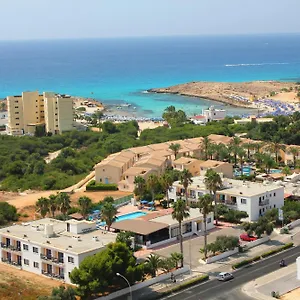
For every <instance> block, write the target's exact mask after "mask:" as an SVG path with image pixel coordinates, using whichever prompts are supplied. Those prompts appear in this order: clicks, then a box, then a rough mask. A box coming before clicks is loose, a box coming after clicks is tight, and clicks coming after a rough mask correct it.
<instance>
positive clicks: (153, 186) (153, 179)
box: [146, 174, 158, 202]
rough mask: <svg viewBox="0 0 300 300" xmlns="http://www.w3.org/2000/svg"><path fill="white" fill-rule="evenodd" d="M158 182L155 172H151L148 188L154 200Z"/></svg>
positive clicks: (147, 182)
mask: <svg viewBox="0 0 300 300" xmlns="http://www.w3.org/2000/svg"><path fill="white" fill-rule="evenodd" d="M157 184H158V177H157V175H155V174H150V175H149V177H148V178H147V181H146V186H147V189H148V190H149V191H150V192H151V196H152V202H154V200H155V189H156V187H157Z"/></svg>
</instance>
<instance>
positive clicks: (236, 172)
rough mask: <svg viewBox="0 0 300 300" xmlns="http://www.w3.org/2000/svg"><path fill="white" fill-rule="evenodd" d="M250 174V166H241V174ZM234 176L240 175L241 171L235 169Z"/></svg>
mask: <svg viewBox="0 0 300 300" xmlns="http://www.w3.org/2000/svg"><path fill="white" fill-rule="evenodd" d="M250 174H251V168H250V167H243V175H246V176H249V175H250ZM234 175H235V176H240V175H241V172H240V171H237V170H235V171H234Z"/></svg>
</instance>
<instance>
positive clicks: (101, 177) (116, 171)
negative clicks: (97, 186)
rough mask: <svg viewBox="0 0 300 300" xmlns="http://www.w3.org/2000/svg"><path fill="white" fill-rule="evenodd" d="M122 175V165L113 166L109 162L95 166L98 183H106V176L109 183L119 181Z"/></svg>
mask: <svg viewBox="0 0 300 300" xmlns="http://www.w3.org/2000/svg"><path fill="white" fill-rule="evenodd" d="M103 170H104V171H103ZM121 176H122V173H121V167H115V166H111V165H109V163H108V164H103V165H98V166H96V168H95V178H96V182H97V183H99V182H102V183H105V178H108V183H118V182H119V181H120V180H121Z"/></svg>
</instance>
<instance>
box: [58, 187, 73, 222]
mask: <svg viewBox="0 0 300 300" xmlns="http://www.w3.org/2000/svg"><path fill="white" fill-rule="evenodd" d="M56 199H57V204H58V207H59V210H60V211H61V213H62V214H63V215H64V218H65V219H66V218H67V212H68V210H69V209H70V207H71V199H70V195H69V194H67V193H64V192H62V193H59V194H58V195H57V198H56Z"/></svg>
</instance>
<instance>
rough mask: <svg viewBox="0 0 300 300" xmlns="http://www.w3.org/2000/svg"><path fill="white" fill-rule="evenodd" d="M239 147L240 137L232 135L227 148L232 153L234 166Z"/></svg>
mask: <svg viewBox="0 0 300 300" xmlns="http://www.w3.org/2000/svg"><path fill="white" fill-rule="evenodd" d="M240 148H241V139H240V138H238V137H234V138H233V139H232V141H231V142H230V144H229V149H230V151H231V153H232V155H233V158H234V165H235V166H236V165H237V156H238V152H239V150H240Z"/></svg>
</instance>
